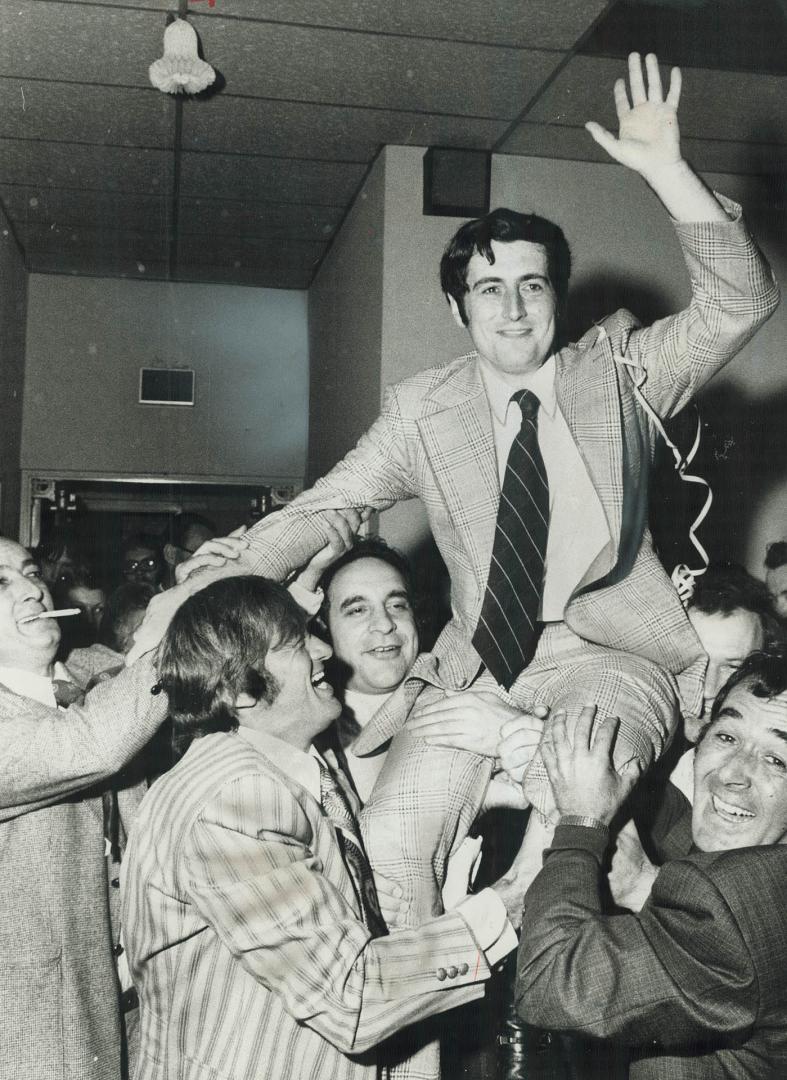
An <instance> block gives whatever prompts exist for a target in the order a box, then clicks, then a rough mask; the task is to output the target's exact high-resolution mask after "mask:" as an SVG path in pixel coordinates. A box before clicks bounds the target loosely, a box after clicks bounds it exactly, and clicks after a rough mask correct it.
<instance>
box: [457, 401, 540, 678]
mask: <svg viewBox="0 0 787 1080" xmlns="http://www.w3.org/2000/svg"><path fill="white" fill-rule="evenodd" d="M511 400H512V401H515V402H516V403H517V404H518V405H519V408H520V409H521V410H522V426H521V428H520V429H519V434H518V435H517V437H516V438H515V439H514V441H513V443H512V444H511V450H510V451H509V454H508V461H507V463H506V471H505V476H504V477H503V490H502V491H501V493H500V507H499V509H498V512H497V525H496V526H495V539H494V545H493V548H492V561H491V564H490V566H489V578H488V580H487V585H486V593H485V594H484V603H483V606H482V608H481V615H480V617H479V620H478V626H477V627H476V631H475V634H474V635H473V645H474V647H475V649H476V651H477V652H478V654H479V656H480V657H481V659H482V660H483V661H484V663H485V664H486V666H487V668H488V669H489V671H490V672H491V673H492V675H494V677H495V679H497V681H498V682H499V683H500V685H501V686H504V687H505V688H506V690H508V689H509V688H510V687H511V685H512V684H513V683H514V681H515V679H516V677H517V675H519V673H520V672H521V671H522V670H523V669H524V668H526V667H527V665H528V664H529V663H530V661H531V659H532V658H533V652H534V651H535V646H536V639H537V633H536V621H537V619H538V609H539V606H540V604H541V596H542V594H543V588H544V556H545V554H546V547H547V532H548V529H549V485H548V483H547V474H546V469H545V468H544V459H543V458H542V457H541V451H540V450H539V448H538V407H539V404H540V402H539V400H538V398H537V397H536V395H535V394H533V393H531V391H530V390H519V391H517V393H516V394H513V395H512V397H511Z"/></svg>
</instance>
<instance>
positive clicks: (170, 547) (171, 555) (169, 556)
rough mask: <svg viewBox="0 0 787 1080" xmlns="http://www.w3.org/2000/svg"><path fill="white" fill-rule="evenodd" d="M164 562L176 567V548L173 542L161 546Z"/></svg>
mask: <svg viewBox="0 0 787 1080" xmlns="http://www.w3.org/2000/svg"><path fill="white" fill-rule="evenodd" d="M163 554H164V562H165V563H166V564H167V566H171V567H173V568H174V567H176V566H177V565H178V549H177V548H176V547H175V545H174V544H165V545H164V548H163Z"/></svg>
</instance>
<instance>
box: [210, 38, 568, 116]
mask: <svg viewBox="0 0 787 1080" xmlns="http://www.w3.org/2000/svg"><path fill="white" fill-rule="evenodd" d="M200 34H201V38H202V44H203V49H204V53H205V57H206V58H207V59H208V60H209V61H210V63H211V64H213V65H214V66H215V67H216V68H217V69H218V70H219V71H220V72H221V73H222V74H223V76H224V77H225V78H226V84H227V91H228V92H229V93H232V94H246V95H250V96H252V97H268V98H276V99H279V100H297V101H320V102H325V103H327V104H333V105H372V106H376V107H378V108H384V109H396V110H417V111H425V112H441V113H451V114H454V115H462V116H484V117H495V118H501V117H503V118H504V117H513V116H515V115H516V114H517V113H518V112H519V110H520V109H521V108H522V106H523V105H524V103H525V102H526V101H527V100H528V99H529V98H530V97H531V95H532V94H533V93H534V91H535V90H536V88H537V87H538V86H539V85H540V84H541V82H542V80H543V79H544V78H546V76H547V75H549V73H550V72H551V71H552V70H553V68H554V67H555V64H556V63H557V62H558V61H559V60H560V58H561V54H559V53H555V52H535V51H526V50H524V49H508V48H501V47H497V46H490V45H469V44H462V43H460V42H440V41H422V40H419V39H415V38H396V37H380V36H376V35H373V34H354V33H347V32H344V31H340V30H313V29H310V28H304V27H298V26H282V25H281V24H267V23H266V24H263V23H256V22H245V21H240V20H230V19H204V20H202V22H201V23H200ZM325 58H330V60H329V62H326V60H325ZM459 72H462V73H468V72H469V73H472V77H457V73H459Z"/></svg>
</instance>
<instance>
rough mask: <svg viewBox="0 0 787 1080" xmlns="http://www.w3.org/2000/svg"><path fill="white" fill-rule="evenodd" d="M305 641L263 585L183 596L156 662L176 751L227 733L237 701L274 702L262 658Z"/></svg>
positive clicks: (298, 623)
mask: <svg viewBox="0 0 787 1080" xmlns="http://www.w3.org/2000/svg"><path fill="white" fill-rule="evenodd" d="M305 634H306V616H305V615H304V613H303V612H302V611H301V609H300V608H299V607H298V605H297V604H296V603H295V601H294V600H293V599H292V597H291V596H290V594H289V593H288V592H287V590H286V589H285V588H283V587H282V586H281V585H277V584H276V583H275V582H273V581H269V580H268V579H267V578H263V577H257V576H255V575H248V576H240V577H232V578H225V579H223V580H221V581H216V582H214V583H213V584H212V585H208V586H207V587H206V588H204V589H202V590H201V591H200V592H198V593H195V594H194V595H193V596H190V597H189V598H188V600H186V601H185V602H184V604H183V605H182V607H180V608H179V609H178V611H177V612H176V613H175V616H174V617H173V619H172V622H171V623H170V625H169V628H168V629H167V632H166V634H165V635H164V640H163V641H162V644H161V648H160V651H159V660H158V673H159V682H160V685H161V687H162V689H163V690H166V692H167V695H168V697H169V707H170V716H171V718H172V729H173V743H174V745H175V748H176V751H177V752H178V753H183V752H185V750H186V749H187V748H188V745H189V744H190V743H191V742H192V740H193V739H195V738H199V737H200V736H202V735H209V734H211V733H212V732H216V731H234V730H235V729H236V728H237V727H238V718H237V714H236V711H235V701H236V700H237V698H238V696H239V695H240V694H244V693H245V694H250V695H251V697H253V698H255V699H256V700H258V701H260V700H262V701H266V702H268V703H270V702H272V701H274V700H275V698H276V695H277V694H278V691H279V687H278V684H277V683H276V680H275V679H274V678H273V676H272V675H271V674H270V672H269V671H268V670H267V669H266V667H265V659H266V657H267V654H268V650H269V649H275V648H278V647H280V646H283V645H290V644H292V643H294V642H297V641H300V640H302V639H303V638H304V636H305Z"/></svg>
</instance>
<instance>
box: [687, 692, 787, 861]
mask: <svg viewBox="0 0 787 1080" xmlns="http://www.w3.org/2000/svg"><path fill="white" fill-rule="evenodd" d="M692 834H693V837H694V843H695V844H696V845H697V847H698V848H699V849H700V850H701V851H726V850H731V849H733V848H741V847H752V846H755V845H760V844H784V843H787V693H784V694H780V695H779V696H778V697H774V698H759V697H755V695H754V694H752V693H751V691H750V690H748V689H747V688H746V682H745V681H744V682H743V683H741V684H739V685H738V686H736V687H734V688H733V689H732V690H731V691H730V693H729V694H728V695H727V698H726V699H725V701H724V704H723V706H722V708H721V709H720V711H719V715H718V716H717V717H716V719H715V720H714V721H713V723H712V724H711V726H710V727H709V728H708V730H707V732H706V733H705V735H704V736H703V738H702V740H701V742H700V743H699V745H698V746H697V751H696V755H695V759H694V805H693V809H692Z"/></svg>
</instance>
